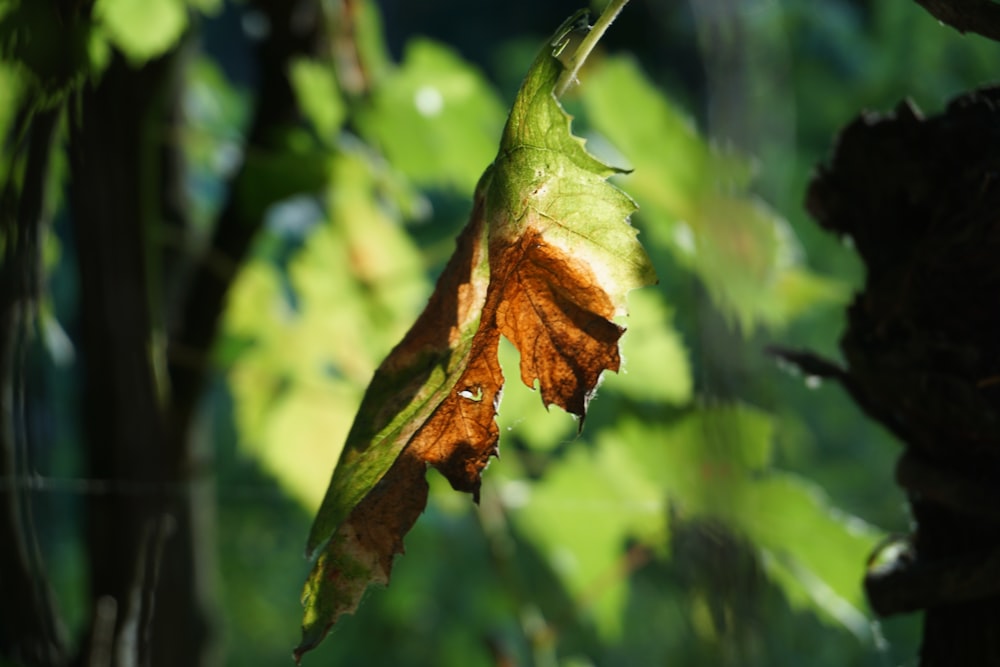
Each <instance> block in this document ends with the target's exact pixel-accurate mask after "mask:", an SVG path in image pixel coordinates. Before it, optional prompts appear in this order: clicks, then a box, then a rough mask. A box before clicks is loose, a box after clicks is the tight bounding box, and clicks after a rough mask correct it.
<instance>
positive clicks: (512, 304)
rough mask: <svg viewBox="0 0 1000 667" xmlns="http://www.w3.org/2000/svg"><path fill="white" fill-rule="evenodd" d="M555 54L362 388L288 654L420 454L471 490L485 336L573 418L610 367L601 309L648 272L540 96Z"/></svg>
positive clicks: (339, 600) (597, 169)
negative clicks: (409, 316) (414, 306)
mask: <svg viewBox="0 0 1000 667" xmlns="http://www.w3.org/2000/svg"><path fill="white" fill-rule="evenodd" d="M557 49H558V47H557ZM561 68H562V66H561V65H560V64H559V61H558V60H556V59H555V58H554V57H553V56H552V55H551V52H549V51H543V53H542V54H541V55H539V57H538V58H537V59H536V61H535V63H534V64H533V65H532V67H531V70H530V72H529V73H528V76H527V78H526V79H525V82H524V84H523V85H522V88H521V90H520V92H519V93H518V97H517V99H516V100H515V103H514V107H513V109H512V110H511V113H510V116H509V118H508V121H507V125H506V128H505V130H504V133H503V137H502V139H501V144H500V151H499V154H498V156H497V158H496V160H495V161H494V162H493V164H492V165H491V166H490V167H489V168H488V169H487V170H486V173H485V174H484V175H483V177H482V178H481V179H480V181H479V185H478V186H477V188H476V195H475V200H474V205H473V211H472V215H471V219H470V221H469V224H468V226H467V227H466V229H465V230H464V231H463V232H462V234H461V236H460V237H459V239H458V248H457V249H456V251H455V254H454V255H453V256H452V258H451V261H450V262H449V263H448V265H447V267H446V268H445V270H444V272H443V273H442V275H441V277H440V278H439V280H438V284H437V287H436V289H435V291H434V294H433V295H432V296H431V299H430V301H429V303H428V304H427V307H426V309H425V310H424V312H423V313H422V314H421V316H420V317H419V318H418V320H417V322H416V323H415V324H414V325H413V327H412V328H411V329H410V331H409V332H408V333H407V334H406V336H405V337H404V338H403V340H402V342H400V343H399V345H397V346H396V348H395V349H394V350H393V351H392V352H391V353H390V355H389V356H388V358H386V360H385V361H384V362H383V363H382V365H381V366H380V367H379V369H378V370H377V371H376V373H375V377H374V378H373V380H372V383H371V385H370V386H369V388H368V391H367V393H366V394H365V398H364V400H363V401H362V405H361V407H360V409H359V412H358V415H357V417H356V419H355V422H354V425H353V427H352V429H351V433H350V434H349V436H348V439H347V443H346V445H345V447H344V450H343V453H342V454H341V459H340V462H339V464H338V466H337V468H336V470H335V471H334V475H333V479H332V481H331V483H330V487H329V489H328V491H327V495H326V498H325V500H324V501H323V505H322V506H321V508H320V510H319V513H318V515H317V517H316V521H315V523H314V525H313V530H312V533H311V535H310V537H309V542H308V547H307V555H308V556H309V557H310V558H317V560H316V564H315V566H314V568H313V570H312V573H311V574H310V576H309V578H308V580H307V581H306V585H305V589H304V591H303V604H304V605H305V616H304V620H303V639H302V643H301V644H300V645H299V647H298V648H297V649H296V657H297V658H300V657H301V655H302V654H303V653H304V652H305V651H308V650H309V649H311V648H313V647H314V646H315V645H316V644H317V643H318V642H319V641H320V640H321V639H322V638H323V636H324V635H325V634H326V632H327V631H328V630H329V628H330V626H331V625H333V623H334V622H335V621H336V620H337V618H338V617H339V616H340V615H341V614H343V613H345V612H350V611H353V610H354V609H355V608H356V606H357V604H358V602H359V600H360V598H361V596H362V594H363V593H364V590H365V589H366V588H367V586H368V584H369V583H371V582H381V583H386V582H387V581H388V579H389V573H390V571H391V569H392V562H393V558H394V557H395V555H396V554H398V553H402V551H403V536H404V535H405V534H406V533H407V531H409V529H410V528H411V526H412V525H413V523H414V522H415V521H416V519H417V516H418V515H419V514H420V513H421V512H422V511H423V509H424V506H425V505H426V501H427V482H426V481H425V479H424V474H425V471H426V469H427V467H428V466H433V467H435V468H437V470H438V471H439V472H441V473H442V474H443V475H444V476H445V477H446V478H447V479H448V481H449V482H450V483H451V485H452V486H453V487H454V488H455V489H457V490H460V491H466V492H469V493H472V494H473V496H474V497H475V498H478V492H479V487H480V475H481V473H482V471H483V469H484V468H485V467H486V465H487V463H488V461H489V459H490V457H491V456H494V455H496V453H497V442H498V439H499V429H498V428H497V424H496V419H495V417H496V412H497V408H498V405H499V403H500V396H501V392H502V388H503V382H504V377H503V373H502V371H501V368H500V364H499V362H498V360H497V347H498V344H499V341H500V336H501V335H502V336H504V337H506V338H508V339H509V340H510V341H511V342H512V343H513V344H514V345H515V346H516V347H517V349H518V350H519V352H520V354H521V367H520V374H521V380H522V381H523V382H524V383H525V384H526V385H528V386H529V387H534V386H535V383H536V382H537V383H538V387H539V389H540V391H541V396H542V401H543V402H544V403H545V405H546V406H548V405H557V406H559V407H561V408H563V409H564V410H566V411H568V412H570V413H572V414H574V415H577V416H578V417H579V418H580V419H581V423H582V419H583V417H584V415H585V414H586V410H587V403H588V401H589V400H590V398H591V396H592V395H593V393H594V390H595V389H596V387H597V384H598V382H599V380H600V376H601V374H602V373H603V372H604V371H605V370H612V371H617V370H618V367H619V364H620V358H619V352H618V339H619V338H620V337H621V335H622V333H623V332H624V329H623V328H622V327H620V326H618V325H617V324H615V323H614V321H613V319H614V318H615V317H616V316H619V315H623V314H624V313H625V295H626V293H627V292H628V291H629V290H631V289H633V288H636V287H640V286H642V285H646V284H650V283H652V282H654V281H655V276H654V274H653V270H652V267H651V266H650V264H649V260H648V258H647V256H646V254H645V252H644V251H643V250H642V248H641V246H640V245H639V243H638V241H637V239H636V230H635V229H634V228H632V227H631V226H630V225H629V224H628V216H629V215H630V214H631V213H632V212H633V211H634V210H635V205H634V203H633V202H632V200H631V199H630V198H629V197H628V196H627V195H626V194H624V193H623V192H621V191H620V190H618V189H617V188H615V187H614V186H612V185H610V184H609V183H607V181H606V179H607V177H608V176H610V175H611V174H613V173H615V172H616V171H618V170H616V169H614V168H612V167H609V166H608V165H605V164H604V163H602V162H600V161H599V160H597V159H596V158H594V157H593V156H591V155H590V154H589V153H587V151H586V149H585V148H584V147H583V142H582V141H581V140H579V139H577V138H576V137H574V136H573V135H572V134H571V132H570V117H569V116H568V115H567V114H566V113H565V112H564V111H563V110H562V108H561V107H560V106H559V103H558V101H557V100H556V98H555V97H554V95H553V92H552V91H553V86H554V85H555V82H556V79H557V78H558V75H559V74H560V72H561Z"/></svg>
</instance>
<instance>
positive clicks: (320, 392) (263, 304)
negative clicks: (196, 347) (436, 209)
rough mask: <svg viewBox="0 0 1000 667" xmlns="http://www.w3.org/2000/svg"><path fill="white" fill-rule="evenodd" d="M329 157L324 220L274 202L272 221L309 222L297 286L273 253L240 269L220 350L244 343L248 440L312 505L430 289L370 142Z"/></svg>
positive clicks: (234, 381)
mask: <svg viewBox="0 0 1000 667" xmlns="http://www.w3.org/2000/svg"><path fill="white" fill-rule="evenodd" d="M329 159H330V174H331V177H330V178H331V181H330V184H329V185H330V187H328V189H327V193H326V194H327V197H326V207H325V209H326V212H327V214H328V216H329V220H323V219H322V213H323V211H322V210H321V209H320V208H319V207H318V206H313V207H312V209H311V210H312V211H313V213H314V214H315V215H316V216H317V219H315V220H313V221H310V220H309V219H308V218H307V219H303V217H302V216H303V213H301V212H299V213H296V212H295V207H294V206H290V205H289V204H288V203H286V204H285V205H282V206H278V207H273V208H272V209H271V212H270V214H269V216H268V228H269V230H272V231H273V230H275V229H277V228H281V227H284V228H286V229H295V228H297V226H301V227H303V228H305V229H306V230H307V235H306V237H305V240H304V245H303V246H302V247H301V249H299V250H298V252H296V253H295V254H294V255H293V256H292V257H291V258H290V260H289V262H288V267H287V275H288V281H287V283H283V281H282V278H281V275H280V274H279V271H278V268H277V267H275V266H274V265H273V264H271V263H270V262H268V261H265V260H261V259H258V260H254V261H252V262H250V263H249V264H248V265H247V266H246V267H245V268H244V269H243V270H242V271H241V273H240V275H239V278H238V279H237V281H236V283H235V284H234V286H233V289H232V291H231V296H230V299H229V304H228V307H227V312H226V327H225V334H226V336H225V338H224V339H223V343H224V345H223V349H219V353H220V354H221V353H223V352H226V351H230V352H233V351H235V354H233V358H232V360H231V361H230V363H231V365H232V367H231V368H230V369H229V373H228V375H229V385H230V391H232V393H233V396H234V398H235V399H236V401H235V404H236V408H235V409H236V425H237V427H238V429H239V435H240V446H241V448H242V449H243V451H244V452H246V453H247V454H249V455H251V456H253V457H254V458H256V459H257V460H258V461H259V462H260V463H261V464H262V465H263V466H264V468H265V469H267V470H268V471H269V472H270V473H271V474H273V475H274V476H275V478H276V479H277V480H278V482H279V483H280V484H281V486H282V487H283V488H284V489H285V490H286V491H287V492H288V493H289V495H291V496H292V497H294V498H296V499H297V500H299V501H300V502H301V503H302V504H303V505H304V506H305V507H306V508H308V509H309V511H315V510H316V508H318V507H319V505H320V502H321V501H322V499H323V495H324V493H325V491H326V487H327V485H328V483H329V481H330V475H329V470H330V468H331V467H332V466H333V465H334V464H335V463H336V460H337V456H338V454H339V453H340V450H339V448H333V447H330V442H331V440H334V441H335V442H337V443H338V444H340V443H342V442H343V440H344V438H345V437H346V435H347V433H348V432H349V430H350V427H351V421H352V419H353V417H354V413H355V411H356V410H357V406H358V403H360V401H361V395H362V393H363V392H364V389H365V386H366V385H367V383H368V381H369V380H370V379H371V375H372V372H373V371H374V370H375V367H376V366H377V365H378V361H379V359H381V358H382V357H384V356H385V354H386V352H387V351H388V350H390V349H391V348H392V345H393V344H394V343H395V342H396V341H398V340H399V337H400V336H401V335H402V334H403V333H404V332H405V331H406V328H407V326H409V324H410V323H411V321H412V317H413V315H414V314H415V313H418V312H419V310H420V307H421V305H423V303H424V301H425V300H426V295H427V293H428V291H429V289H430V286H429V285H428V284H427V281H426V280H425V279H424V267H423V264H422V261H421V259H420V256H419V254H418V252H417V250H416V247H415V246H414V245H413V241H412V240H411V239H410V237H409V236H408V235H407V233H406V231H405V230H404V229H403V227H402V225H401V224H400V221H399V219H398V218H397V217H394V216H393V215H392V213H393V212H394V208H393V207H391V206H388V205H382V206H380V205H379V203H380V201H381V198H380V197H379V194H380V189H379V182H378V179H379V177H380V167H379V165H378V164H376V163H375V162H374V161H373V160H372V159H371V157H370V155H369V154H368V153H367V152H366V151H361V150H357V151H348V150H345V151H343V152H341V153H337V154H334V155H332V156H330V158H329ZM283 218H287V219H286V220H283ZM293 221H297V222H294V223H293ZM224 348H228V350H226V349H224ZM220 361H222V360H221V359H220Z"/></svg>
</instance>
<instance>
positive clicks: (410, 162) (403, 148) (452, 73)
mask: <svg viewBox="0 0 1000 667" xmlns="http://www.w3.org/2000/svg"><path fill="white" fill-rule="evenodd" d="M357 123H358V126H359V127H360V128H361V131H362V134H363V135H364V136H365V137H366V138H367V139H369V140H371V141H372V142H373V143H374V144H376V145H377V146H379V147H380V148H381V149H382V150H383V151H384V152H385V155H386V156H387V157H388V159H389V161H390V162H391V163H392V165H393V166H394V167H396V168H397V169H399V170H400V171H402V172H403V173H404V174H406V175H407V176H408V177H409V178H410V179H412V180H413V182H414V183H416V184H418V185H423V186H430V187H439V188H455V189H457V190H458V191H460V192H462V193H466V194H471V193H472V191H473V189H474V188H475V186H476V181H477V178H478V175H479V174H481V173H482V171H483V169H484V168H485V167H486V166H487V165H488V164H489V162H490V160H492V159H493V156H494V155H495V154H496V137H497V134H498V133H499V131H500V129H501V128H502V126H503V106H502V105H501V104H500V101H499V99H498V97H497V95H496V93H495V92H494V91H493V89H492V88H491V87H490V86H489V85H488V84H487V82H486V81H485V80H484V78H483V76H482V75H481V74H480V73H479V72H478V71H476V70H475V69H473V68H472V67H470V66H469V65H468V64H467V63H465V62H464V61H463V60H462V59H461V58H459V57H458V56H457V55H456V54H455V53H453V52H452V51H451V50H449V49H447V48H445V47H444V46H441V45H440V44H437V43H435V42H431V41H428V40H424V39H418V40H414V41H413V42H411V43H410V44H409V45H408V46H407V48H406V54H405V56H404V60H403V66H402V67H401V68H400V69H398V70H395V71H393V72H391V73H390V74H388V75H387V76H385V77H384V78H382V79H381V80H380V81H379V85H378V88H377V89H376V91H375V93H374V96H373V99H372V104H371V107H370V108H369V109H367V110H363V111H362V112H360V113H359V115H358V118H357Z"/></svg>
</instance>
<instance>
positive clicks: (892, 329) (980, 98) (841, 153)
mask: <svg viewBox="0 0 1000 667" xmlns="http://www.w3.org/2000/svg"><path fill="white" fill-rule="evenodd" d="M807 206H808V208H809V211H810V212H811V213H812V214H813V216H815V218H816V219H817V220H818V221H819V223H820V224H821V225H823V226H824V227H826V228H828V229H830V230H832V231H835V232H837V233H839V234H843V235H846V236H849V237H850V238H851V239H852V240H853V242H854V244H855V246H856V247H857V249H858V252H859V253H860V255H861V258H862V259H863V261H864V263H865V265H866V267H867V280H866V283H865V286H864V289H863V291H862V292H861V293H860V294H858V295H857V297H856V299H855V301H854V303H853V304H852V305H851V307H850V309H849V311H848V324H847V329H846V331H845V333H844V336H843V339H842V341H841V347H842V349H843V351H844V355H845V358H846V360H847V368H846V369H844V370H839V371H836V372H831V373H826V374H828V375H834V376H835V377H838V379H840V380H841V381H842V382H843V383H844V384H845V385H846V387H847V388H848V390H849V391H850V392H851V394H852V395H853V396H854V398H855V399H856V400H857V402H858V403H859V404H860V405H861V406H862V407H863V408H864V409H866V411H868V412H869V414H871V415H872V416H873V417H875V418H876V419H878V420H879V421H881V422H882V423H883V424H885V425H886V426H887V427H888V428H890V429H891V430H892V431H893V432H894V433H896V434H897V435H898V436H899V437H900V438H901V439H902V440H903V443H904V446H905V453H904V455H903V457H902V459H901V461H900V464H899V467H898V469H897V478H898V481H899V483H900V484H901V485H902V486H903V487H904V488H905V489H906V490H907V491H908V494H909V497H910V505H911V508H912V512H913V518H914V520H915V522H916V533H915V534H914V535H913V536H912V537H911V538H910V539H909V540H907V541H906V542H904V543H902V544H894V545H892V548H891V549H884V550H882V552H880V553H879V554H876V556H877V557H876V558H875V559H874V561H873V563H874V564H873V566H872V567H871V568H870V570H869V573H868V576H867V578H866V587H867V590H868V595H869V600H870V601H871V604H872V607H873V608H874V609H875V611H876V612H878V613H880V614H883V615H884V614H891V613H897V612H904V611H914V610H917V609H924V610H926V614H925V623H924V642H923V646H922V649H921V665H922V666H923V667H938V666H941V667H944V666H945V665H1000V633H997V628H1000V493H998V492H997V490H996V489H997V480H998V479H1000V215H998V211H1000V89H986V90H981V91H977V92H974V93H970V94H968V95H966V96H963V97H961V98H958V99H957V100H955V101H954V102H952V103H951V104H950V105H949V106H948V108H947V110H946V111H945V112H944V113H943V114H942V115H940V116H936V117H933V118H928V119H924V118H923V117H921V115H920V114H919V112H917V111H916V110H915V109H914V108H913V107H912V106H910V105H908V104H902V105H900V106H899V107H898V108H897V110H896V112H895V113H893V114H889V115H886V116H875V115H863V116H861V117H860V118H858V119H857V120H855V121H854V122H853V123H851V124H850V125H849V126H848V127H847V128H846V129H845V130H844V131H843V132H842V133H841V136H840V138H839V140H838V142H837V148H836V151H835V153H834V155H833V158H832V160H831V162H830V164H829V165H828V166H824V167H821V168H820V170H819V171H818V174H817V176H816V177H815V178H814V180H813V182H812V184H811V186H810V189H809V194H808V200H807Z"/></svg>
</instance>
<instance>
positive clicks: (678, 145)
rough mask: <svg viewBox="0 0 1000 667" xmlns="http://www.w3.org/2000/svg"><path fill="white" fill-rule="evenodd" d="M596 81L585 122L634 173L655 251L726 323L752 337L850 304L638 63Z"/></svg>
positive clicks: (600, 74) (746, 176)
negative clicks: (696, 284) (805, 313)
mask: <svg viewBox="0 0 1000 667" xmlns="http://www.w3.org/2000/svg"><path fill="white" fill-rule="evenodd" d="M589 81H590V83H591V84H592V85H591V86H590V87H588V88H586V89H584V91H583V102H584V108H585V110H586V113H587V117H588V119H589V120H590V121H591V122H592V123H593V125H594V127H595V128H596V129H597V130H598V131H599V132H601V133H602V134H603V135H604V136H606V137H607V138H608V139H609V140H610V141H611V142H612V144H613V145H614V146H615V147H616V148H617V149H619V150H621V151H623V152H625V153H627V154H628V155H629V159H630V161H631V162H632V164H633V166H635V167H636V169H637V175H636V177H635V178H634V179H633V181H632V182H630V189H631V191H632V192H633V193H634V195H635V197H636V199H637V200H638V202H639V204H640V205H641V207H642V210H643V217H644V219H645V220H649V221H650V223H651V224H649V225H648V228H649V232H650V243H653V244H656V245H658V246H660V247H663V248H665V249H667V250H668V251H669V252H671V253H672V254H673V255H674V256H675V257H676V258H677V260H678V261H679V262H680V263H682V264H683V265H684V266H685V267H686V268H688V269H690V270H691V271H693V272H694V273H695V274H696V275H697V276H698V277H699V278H700V279H701V280H702V282H703V283H704V284H705V286H706V287H707V288H708V291H709V293H710V294H711V296H712V299H713V301H714V302H715V304H716V305H717V306H718V307H719V309H720V310H721V312H722V313H723V314H725V315H727V316H728V317H730V318H731V319H734V320H736V321H737V322H738V323H739V324H740V325H741V326H742V327H743V329H744V330H748V331H749V330H752V329H753V328H754V327H755V326H758V325H766V326H781V325H783V324H785V323H787V322H788V321H789V320H790V319H791V318H792V317H794V316H795V315H797V314H799V313H800V312H801V311H802V310H804V309H805V308H806V307H808V306H810V305H813V304H814V303H815V302H816V301H819V300H824V301H826V302H828V303H831V302H832V303H836V302H842V301H844V300H845V298H846V295H847V290H846V289H845V288H844V287H843V286H841V285H839V284H838V283H836V282H835V281H833V280H831V279H827V278H822V277H819V276H816V275H814V274H812V273H809V272H808V271H807V270H806V268H805V267H804V266H803V263H802V258H801V254H802V253H801V249H800V248H799V244H798V241H797V239H796V238H795V236H794V234H793V233H792V230H791V227H790V226H789V224H788V223H787V222H786V221H785V220H784V219H783V218H782V217H781V216H780V215H779V214H778V213H777V212H776V211H774V210H773V209H772V208H771V207H770V206H768V205H767V204H766V203H764V202H763V201H761V200H759V199H758V198H756V197H755V196H753V195H752V194H750V193H749V192H748V191H747V190H748V187H749V185H750V181H751V177H752V175H753V169H752V165H751V163H750V161H749V160H748V159H746V158H742V157H740V156H737V155H734V154H732V153H729V152H726V151H723V150H720V149H719V148H718V147H716V146H714V145H712V144H710V143H709V142H708V140H706V139H704V138H702V137H701V136H700V135H699V133H698V131H697V129H696V128H695V127H694V125H693V124H692V123H691V122H690V121H689V120H687V119H686V118H685V117H684V116H683V115H682V114H681V112H680V111H679V110H678V109H677V108H676V107H675V106H673V105H672V104H670V103H669V102H668V100H667V99H666V98H664V97H663V95H661V94H660V93H659V92H658V91H657V90H656V89H655V87H654V86H653V85H652V83H650V82H649V81H648V80H647V79H646V78H645V77H644V76H643V74H642V72H641V70H640V69H639V67H638V65H636V64H635V63H634V62H633V61H632V60H629V59H627V58H609V59H607V60H605V61H603V62H602V63H601V65H600V66H599V67H595V68H594V70H593V71H592V72H591V73H590V74H589ZM805 292H807V293H805Z"/></svg>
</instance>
